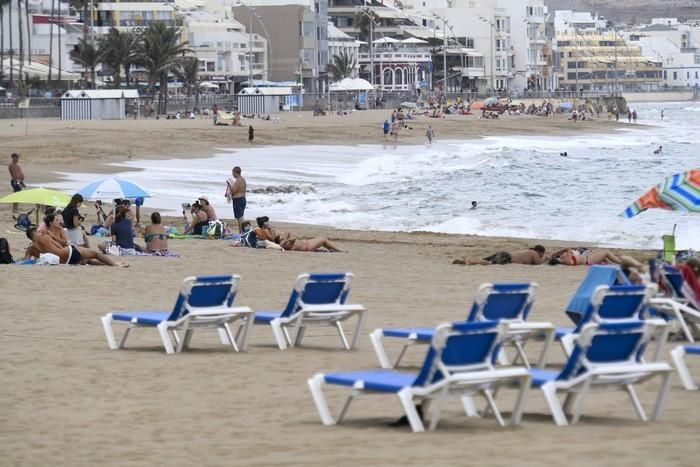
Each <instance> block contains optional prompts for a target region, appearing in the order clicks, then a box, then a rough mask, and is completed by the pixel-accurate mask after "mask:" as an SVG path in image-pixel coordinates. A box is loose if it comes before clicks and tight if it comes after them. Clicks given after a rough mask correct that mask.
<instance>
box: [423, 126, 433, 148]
mask: <svg viewBox="0 0 700 467" xmlns="http://www.w3.org/2000/svg"><path fill="white" fill-rule="evenodd" d="M434 136H435V132H434V131H433V126H432V125H428V129H427V130H425V137H426V138H428V144H433V137H434Z"/></svg>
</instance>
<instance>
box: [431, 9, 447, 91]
mask: <svg viewBox="0 0 700 467" xmlns="http://www.w3.org/2000/svg"><path fill="white" fill-rule="evenodd" d="M433 16H434V17H435V18H437V19H441V20H442V85H443V90H444V92H445V94H447V20H446V19H445V17H444V16H440V15H438V14H437V13H433Z"/></svg>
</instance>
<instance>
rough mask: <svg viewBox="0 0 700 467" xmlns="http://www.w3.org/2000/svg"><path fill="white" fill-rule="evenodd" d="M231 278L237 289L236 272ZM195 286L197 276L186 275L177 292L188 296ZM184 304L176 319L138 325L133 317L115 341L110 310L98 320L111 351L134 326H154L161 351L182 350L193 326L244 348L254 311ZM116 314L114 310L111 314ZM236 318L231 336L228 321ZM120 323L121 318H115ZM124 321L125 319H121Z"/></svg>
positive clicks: (186, 344) (192, 331) (120, 346)
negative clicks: (212, 332) (183, 312)
mask: <svg viewBox="0 0 700 467" xmlns="http://www.w3.org/2000/svg"><path fill="white" fill-rule="evenodd" d="M232 280H233V281H234V285H233V287H234V288H235V289H236V290H237V289H238V283H239V282H240V280H241V278H240V276H238V275H233V277H232ZM195 285H197V278H196V277H194V276H192V277H187V278H185V280H184V281H183V283H182V287H181V288H180V293H181V294H182V295H183V296H185V297H189V295H190V291H191V290H192V287H193V286H195ZM184 306H185V307H186V309H187V314H186V315H185V316H183V317H182V318H180V319H178V320H177V321H163V322H161V323H160V324H158V325H157V326H153V325H146V324H139V323H138V322H137V320H136V319H134V320H132V321H131V322H129V323H128V326H127V328H126V330H125V331H124V335H123V336H122V338H121V340H120V341H119V344H117V341H116V339H115V336H114V331H113V329H112V322H113V321H112V313H108V314H106V315H104V316H103V317H102V318H101V319H102V326H103V328H104V332H105V336H106V337H107V344H108V345H109V348H110V349H112V350H117V349H123V348H124V344H125V342H126V339H127V337H128V336H129V332H130V331H131V330H132V329H134V328H154V327H156V328H157V329H158V333H159V334H160V339H161V341H162V343H163V347H164V348H165V352H166V353H169V354H172V353H179V352H182V350H183V349H186V348H187V347H188V346H189V344H190V340H191V339H192V334H193V333H194V331H195V329H203V328H209V329H216V330H218V333H219V339H220V340H221V343H222V344H224V345H227V344H228V345H230V346H231V347H232V348H233V350H234V351H236V352H239V351H244V350H246V348H247V347H248V339H249V336H250V333H251V329H252V327H253V321H254V320H253V315H254V312H253V310H252V309H251V308H249V307H247V306H238V307H233V306H232V307H228V306H221V307H206V308H195V307H192V306H190V305H189V304H188V303H187V301H185V304H184ZM115 314H118V313H115ZM236 321H240V326H239V327H238V329H237V331H236V336H235V337H234V336H233V333H232V332H231V327H230V325H231V323H234V322H236ZM119 322H122V321H119ZM123 322H125V323H126V321H123ZM177 331H182V332H183V333H184V336H183V337H182V338H181V337H180V336H179V335H178V333H177Z"/></svg>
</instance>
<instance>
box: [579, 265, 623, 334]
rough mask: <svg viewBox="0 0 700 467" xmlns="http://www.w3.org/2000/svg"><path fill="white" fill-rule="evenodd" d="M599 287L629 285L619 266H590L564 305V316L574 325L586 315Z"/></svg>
mask: <svg viewBox="0 0 700 467" xmlns="http://www.w3.org/2000/svg"><path fill="white" fill-rule="evenodd" d="M601 285H605V286H608V287H610V286H612V285H629V280H628V279H627V276H626V275H625V274H624V273H623V272H622V270H621V269H620V267H619V266H616V265H601V264H596V265H593V266H590V267H589V268H588V271H587V272H586V277H584V278H583V280H582V281H581V284H579V286H578V289H576V292H574V295H573V296H572V297H571V301H570V302H569V304H568V305H566V309H565V311H566V314H567V315H568V316H569V318H571V321H573V322H574V324H578V322H579V321H581V318H582V317H583V315H585V314H586V312H587V311H588V308H589V305H590V303H591V299H592V298H593V294H594V293H595V291H596V289H597V288H598V287H600V286H601Z"/></svg>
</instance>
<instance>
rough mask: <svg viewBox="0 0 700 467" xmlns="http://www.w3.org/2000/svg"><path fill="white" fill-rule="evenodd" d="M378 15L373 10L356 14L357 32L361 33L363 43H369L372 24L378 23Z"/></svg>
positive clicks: (354, 22)
mask: <svg viewBox="0 0 700 467" xmlns="http://www.w3.org/2000/svg"><path fill="white" fill-rule="evenodd" d="M377 19H378V18H377V15H376V14H375V13H374V12H373V11H371V10H362V11H358V12H357V13H355V20H354V21H353V24H354V25H355V30H356V31H359V32H360V34H359V38H360V40H362V41H365V42H369V32H370V24H371V23H372V22H374V23H375V24H376V23H377Z"/></svg>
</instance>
